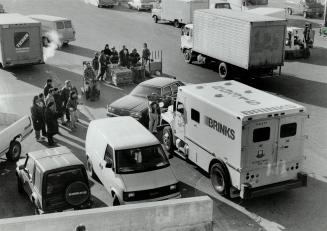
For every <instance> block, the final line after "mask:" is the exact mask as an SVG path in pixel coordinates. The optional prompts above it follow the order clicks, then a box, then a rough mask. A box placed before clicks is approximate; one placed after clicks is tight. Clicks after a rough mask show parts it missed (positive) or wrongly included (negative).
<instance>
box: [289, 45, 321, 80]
mask: <svg viewBox="0 0 327 231" xmlns="http://www.w3.org/2000/svg"><path fill="white" fill-rule="evenodd" d="M326 57H327V49H326V48H324V47H314V48H313V49H310V57H309V58H308V59H295V60H286V62H298V63H308V64H313V65H319V66H327V59H326ZM321 74H322V75H323V74H325V75H327V74H326V73H321Z"/></svg>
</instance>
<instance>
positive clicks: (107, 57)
mask: <svg viewBox="0 0 327 231" xmlns="http://www.w3.org/2000/svg"><path fill="white" fill-rule="evenodd" d="M103 52H104V55H105V56H106V61H107V63H109V59H110V56H111V55H112V53H111V50H110V47H109V44H106V45H105V46H104V49H103Z"/></svg>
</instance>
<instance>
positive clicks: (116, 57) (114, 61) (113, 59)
mask: <svg viewBox="0 0 327 231" xmlns="http://www.w3.org/2000/svg"><path fill="white" fill-rule="evenodd" d="M118 62H119V55H118V52H117V51H116V48H115V47H112V49H111V56H110V63H112V64H118Z"/></svg>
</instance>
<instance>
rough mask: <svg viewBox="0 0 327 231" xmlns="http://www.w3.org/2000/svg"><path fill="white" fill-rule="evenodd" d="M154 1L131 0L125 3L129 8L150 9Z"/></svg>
mask: <svg viewBox="0 0 327 231" xmlns="http://www.w3.org/2000/svg"><path fill="white" fill-rule="evenodd" d="M154 2H155V0H131V1H129V2H128V3H127V4H128V7H129V8H130V9H137V10H138V11H140V10H151V9H152V7H153V3H154Z"/></svg>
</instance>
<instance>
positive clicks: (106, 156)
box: [104, 145, 113, 162]
mask: <svg viewBox="0 0 327 231" xmlns="http://www.w3.org/2000/svg"><path fill="white" fill-rule="evenodd" d="M112 153H113V150H112V148H111V147H110V146H109V145H107V148H106V152H105V154H104V160H105V161H107V162H112V161H113V158H112Z"/></svg>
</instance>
